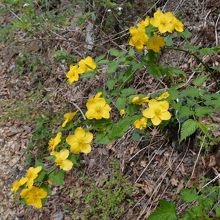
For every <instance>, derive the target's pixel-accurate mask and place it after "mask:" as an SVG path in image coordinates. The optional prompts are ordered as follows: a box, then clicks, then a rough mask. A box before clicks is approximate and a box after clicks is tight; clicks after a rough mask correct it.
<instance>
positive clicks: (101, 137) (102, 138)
mask: <svg viewBox="0 0 220 220" xmlns="http://www.w3.org/2000/svg"><path fill="white" fill-rule="evenodd" d="M94 142H95V143H96V144H109V143H111V142H112V140H110V139H109V137H108V135H107V134H106V133H97V134H96V137H95V140H94Z"/></svg>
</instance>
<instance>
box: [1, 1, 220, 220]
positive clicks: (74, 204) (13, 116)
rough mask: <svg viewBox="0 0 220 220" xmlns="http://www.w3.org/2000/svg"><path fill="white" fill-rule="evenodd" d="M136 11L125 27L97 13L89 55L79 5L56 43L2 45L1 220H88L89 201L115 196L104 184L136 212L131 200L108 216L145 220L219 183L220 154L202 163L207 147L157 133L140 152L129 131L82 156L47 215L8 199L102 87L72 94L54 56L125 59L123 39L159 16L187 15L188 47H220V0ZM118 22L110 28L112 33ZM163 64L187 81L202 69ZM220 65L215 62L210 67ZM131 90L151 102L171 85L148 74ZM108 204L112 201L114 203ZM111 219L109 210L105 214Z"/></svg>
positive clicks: (38, 38) (87, 86)
mask: <svg viewBox="0 0 220 220" xmlns="http://www.w3.org/2000/svg"><path fill="white" fill-rule="evenodd" d="M54 2H55V1H54ZM137 2H138V4H136V5H135V6H134V8H132V9H123V8H122V10H126V11H125V12H124V18H123V19H124V20H120V19H122V18H121V17H123V16H122V15H117V14H116V12H115V11H117V10H118V9H115V10H113V9H112V10H109V9H108V8H107V7H106V8H101V9H100V11H96V13H97V14H98V13H99V14H98V16H97V19H98V20H99V23H95V25H94V26H93V27H92V32H93V33H92V34H94V39H95V42H94V45H93V46H92V48H89V47H88V40H87V39H86V37H85V36H88V34H89V30H88V29H89V28H88V26H89V24H90V22H85V24H84V26H83V28H82V26H79V25H76V21H78V20H77V19H78V18H79V17H80V16H82V15H83V13H84V10H85V8H83V7H82V6H81V5H77V4H76V5H74V10H75V13H73V16H72V18H71V23H70V25H69V26H68V27H67V28H66V29H63V30H62V29H57V32H53V31H51V32H50V35H49V37H48V35H46V33H45V32H43V31H42V32H39V33H34V36H33V37H32V38H30V37H27V36H26V35H25V34H24V33H23V32H22V31H21V32H17V33H16V35H17V37H16V39H17V41H14V42H10V43H7V42H1V43H0V66H1V69H0V112H1V116H0V117H1V118H0V164H1V166H0V187H1V189H2V190H1V192H0V219H1V220H6V219H8V220H11V219H19V220H22V219H25V220H26V219H27V220H28V219H32V220H35V219H36V220H37V219H42V220H48V219H51V220H62V219H65V220H68V219H82V213H83V211H84V209H85V208H86V207H88V206H89V207H92V203H94V201H89V200H86V198H87V197H88V196H89V195H91V194H92V193H93V192H95V193H97V194H104V196H103V197H105V193H107V194H108V193H109V191H110V194H111V190H112V188H111V187H110V188H109V189H106V188H105V183H106V180H108V182H109V184H110V185H111V184H112V187H113V188H114V187H115V185H114V184H113V183H111V180H112V179H113V178H116V180H117V181H118V185H123V186H124V190H122V195H119V196H121V197H122V198H124V197H127V196H128V194H130V195H129V200H130V203H129V202H128V201H127V200H126V201H125V200H124V201H123V202H122V203H121V206H123V211H122V213H121V215H120V217H118V218H117V217H115V216H108V218H107V219H126V220H129V219H131V220H133V219H134V220H136V219H144V216H148V215H149V213H151V212H152V210H153V209H154V208H155V206H156V205H157V204H158V201H159V200H160V199H162V198H165V199H172V200H173V201H176V202H177V203H178V199H177V194H178V193H179V192H180V191H181V190H182V189H183V188H184V187H190V186H193V185H196V186H199V185H201V184H203V181H202V180H201V178H200V177H201V176H203V177H205V178H209V179H212V178H214V177H215V176H217V175H218V174H219V172H220V163H219V161H220V147H219V146H217V147H216V148H215V149H214V150H213V151H210V152H209V153H205V152H203V151H202V153H201V152H200V148H201V146H200V145H198V143H197V142H196V141H192V140H189V141H188V142H185V144H184V146H179V145H178V143H177V142H176V141H175V138H173V141H170V139H169V137H170V136H171V137H172V135H173V136H174V134H172V132H171V133H170V134H169V133H166V134H164V133H161V132H160V130H159V129H153V130H152V131H151V133H150V137H149V140H147V141H146V140H144V141H142V140H141V139H140V141H138V142H135V141H134V140H132V138H131V136H132V134H131V133H132V128H130V129H129V130H128V132H127V133H126V134H125V135H124V136H123V137H122V138H120V139H119V140H117V141H115V142H113V143H111V144H108V145H107V146H105V145H103V146H102V145H96V146H93V150H92V152H91V153H90V154H89V155H86V156H82V158H81V160H82V164H83V166H81V167H80V168H76V169H73V170H72V171H71V172H69V173H68V174H67V176H66V178H65V186H64V187H58V186H57V187H54V189H53V192H52V195H51V196H50V198H49V200H48V201H47V203H46V204H45V206H44V207H43V208H42V209H40V210H36V209H33V208H30V207H26V206H23V205H21V204H19V203H18V202H17V201H16V200H15V199H14V198H13V195H12V193H11V192H10V187H11V184H12V182H13V181H14V180H16V179H17V178H18V177H19V176H21V175H23V173H24V172H25V169H26V166H27V165H26V159H25V158H27V157H28V156H27V155H29V157H30V158H31V154H32V157H33V155H37V154H39V149H38V150H36V147H37V146H38V147H39V148H40V149H41V148H44V147H47V143H48V140H49V138H48V137H49V136H51V134H53V132H54V131H55V130H56V127H57V125H58V124H60V122H61V121H62V120H63V114H64V113H66V112H68V111H73V110H74V109H75V107H74V105H73V104H72V103H76V104H77V105H78V106H81V105H82V103H84V102H85V101H86V100H87V97H89V96H90V94H91V93H92V92H93V90H95V89H96V88H97V87H100V86H102V81H103V79H100V78H96V79H91V80H88V79H87V78H85V79H82V81H80V82H77V83H75V84H74V86H69V85H68V84H67V83H66V78H65V74H66V72H67V69H68V66H67V64H66V63H68V62H69V61H67V62H66V63H65V62H62V54H59V53H55V51H61V50H65V51H67V52H68V54H71V55H73V57H74V58H72V57H70V56H69V57H68V56H65V59H66V60H68V59H70V60H71V59H76V60H79V59H80V58H81V57H84V56H85V55H87V54H90V55H92V56H93V57H95V56H97V55H100V54H102V53H106V51H107V50H108V49H109V48H110V47H112V46H115V47H117V48H123V49H126V46H127V42H128V35H129V34H128V32H125V31H123V29H126V28H128V27H129V25H130V26H131V25H132V24H134V23H135V22H136V21H137V20H139V19H141V18H143V17H144V16H146V15H152V13H153V12H154V11H155V9H156V8H162V9H163V10H165V11H172V12H174V13H175V14H178V15H180V16H181V17H182V18H183V21H184V25H185V27H186V28H188V29H189V30H190V31H191V32H192V33H193V34H192V36H191V39H190V41H191V42H192V43H193V44H195V45H200V46H204V47H211V46H215V45H216V42H220V35H219V34H220V31H217V32H216V30H219V26H218V28H216V25H218V24H219V25H220V22H219V23H218V24H216V22H217V18H218V13H219V11H218V13H217V12H216V8H218V7H220V2H219V1H218V0H216V1H207V0H206V1H202V3H200V1H196V0H187V1H162V0H161V1H160V0H159V1H157V2H156V3H155V4H153V3H151V4H147V3H143V2H144V1H143V2H142V1H137ZM56 4H59V5H58V6H56ZM70 4H71V3H70V2H69V1H68V0H67V1H60V2H59V3H56V2H55V6H54V5H53V6H51V7H58V8H59V9H60V8H63V10H65V9H66V8H68V7H69V5H70ZM141 4H143V5H141ZM129 10H130V11H129ZM108 13H112V14H113V15H114V16H115V15H117V16H118V17H117V19H116V21H117V20H119V22H118V23H117V22H116V21H115V20H113V21H114V22H115V23H114V25H112V26H111V25H110V27H109V25H108V24H107V21H108V20H107V19H109V16H108ZM114 16H113V17H114ZM11 17H13V14H12V13H8V14H5V15H4V16H2V17H1V18H0V23H1V25H3V24H5V23H7V22H8V21H9V20H10V19H11ZM125 19H127V21H126V22H125ZM113 21H112V20H110V24H113V23H112V22H113ZM120 21H121V22H120ZM125 24H126V25H127V26H126V25H125ZM124 25H125V26H124ZM111 29H112V30H111ZM90 31H91V30H90ZM180 43H181V42H180ZM60 57H61V58H60ZM161 60H162V62H163V63H166V64H169V65H172V66H178V67H180V68H181V69H182V70H184V71H185V72H187V76H188V77H190V76H191V74H192V72H193V69H194V65H195V60H193V59H192V57H190V56H189V55H187V56H186V55H185V54H183V53H179V55H178V56H177V54H176V53H175V52H172V53H171V52H169V53H168V52H164V53H163V54H162V56H161ZM219 61H220V58H219V56H218V57H217V59H215V61H213V62H219ZM219 63H220V62H219ZM133 83H134V84H135V85H136V87H137V88H139V90H140V91H144V92H145V93H151V92H153V91H154V90H155V89H160V88H163V87H164V84H166V82H163V79H161V83H159V84H158V82H157V81H155V80H154V79H153V78H152V77H150V76H148V75H144V76H142V74H141V73H140V74H137V76H136V77H135V80H134V82H133ZM213 120H214V122H215V123H216V124H219V121H220V117H219V116H218V115H216V117H215V118H214V119H213ZM216 135H220V134H219V133H217V134H216ZM130 188H132V193H130ZM108 190H109V191H108ZM123 193H124V194H123ZM107 198H108V199H111V196H110V197H107ZM108 199H107V200H108ZM107 200H106V199H103V200H101V201H102V202H104V203H106V204H104V206H105V205H106V206H108V205H109V204H108V201H107ZM88 201H89V202H88ZM89 203H90V204H89ZM99 205H100V204H99ZM96 208H97V207H96ZM98 208H99V207H98ZM98 208H97V209H96V210H98ZM105 209H106V210H107V208H106V207H105ZM179 211H181V206H180V208H179ZM106 212H107V211H106ZM90 219H97V218H90ZM100 219H101V218H100ZM103 219H104V218H103Z"/></svg>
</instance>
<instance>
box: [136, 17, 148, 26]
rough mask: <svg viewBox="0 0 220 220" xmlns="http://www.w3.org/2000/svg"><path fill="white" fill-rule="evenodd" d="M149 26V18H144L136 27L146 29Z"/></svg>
mask: <svg viewBox="0 0 220 220" xmlns="http://www.w3.org/2000/svg"><path fill="white" fill-rule="evenodd" d="M149 24H150V18H149V17H146V18H145V20H142V21H140V22H139V23H138V24H137V26H138V27H139V28H146V27H147V26H149Z"/></svg>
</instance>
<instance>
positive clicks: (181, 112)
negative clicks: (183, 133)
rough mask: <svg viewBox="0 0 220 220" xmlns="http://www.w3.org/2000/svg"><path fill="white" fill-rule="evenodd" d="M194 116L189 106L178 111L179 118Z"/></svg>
mask: <svg viewBox="0 0 220 220" xmlns="http://www.w3.org/2000/svg"><path fill="white" fill-rule="evenodd" d="M193 114H194V112H193V111H192V110H191V109H190V108H189V107H187V106H181V108H180V109H179V111H178V115H179V118H184V117H189V116H191V115H193Z"/></svg>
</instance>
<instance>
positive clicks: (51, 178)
mask: <svg viewBox="0 0 220 220" xmlns="http://www.w3.org/2000/svg"><path fill="white" fill-rule="evenodd" d="M3 3H4V8H3V10H2V11H1V12H2V13H4V10H9V11H10V12H11V13H12V14H13V15H15V17H14V18H13V19H12V20H11V21H10V23H9V24H7V25H6V26H5V27H4V28H3V29H2V30H1V40H6V36H7V35H8V33H9V32H10V33H15V32H16V31H18V30H23V31H25V33H26V34H27V35H28V36H34V34H35V32H42V33H44V32H45V30H46V32H49V33H53V31H55V30H56V28H58V27H64V26H67V25H69V24H70V20H69V15H70V14H71V13H72V9H71V8H70V9H68V10H66V11H65V13H67V15H66V14H65V13H63V14H62V15H59V16H56V11H57V10H59V9H58V8H56V6H53V7H52V8H51V10H50V7H51V5H50V4H49V5H48V4H47V2H44V1H43V2H41V1H40V2H39V4H40V5H41V7H40V9H41V12H42V13H39V12H38V11H36V10H35V9H36V5H35V4H36V3H35V2H32V1H30V2H28V3H25V4H24V2H23V1H21V2H19V1H18V2H17V1H16V2H10V1H4V2H3ZM107 4H108V5H109V6H108V7H113V5H114V3H112V2H111V1H108V2H104V1H102V2H101V3H100V7H103V6H104V7H106V5H107ZM9 6H10V8H9ZM65 15H66V16H65ZM93 15H94V14H93V13H91V12H87V14H85V15H84V17H81V20H80V21H79V23H80V25H83V23H84V20H86V19H88V18H90V17H93ZM55 17H56V23H54V18H55ZM110 20H111V19H110ZM116 20H117V19H116ZM106 25H107V24H106ZM107 26H108V25H107ZM129 32H130V40H129V46H127V48H126V49H122V50H118V49H115V48H111V49H110V50H109V51H108V53H107V54H105V55H101V56H98V57H96V58H95V59H93V58H92V57H91V56H87V57H85V58H84V59H81V60H80V61H78V62H77V61H76V59H75V57H73V56H72V55H70V54H68V53H66V52H65V51H62V52H61V51H57V52H55V53H54V54H53V58H54V59H55V60H56V61H58V62H59V61H62V62H63V63H65V64H69V63H71V62H72V63H71V65H70V68H69V71H68V72H67V74H66V76H67V80H68V83H69V84H70V85H71V84H73V83H75V82H76V81H80V80H81V78H87V79H89V78H94V79H95V78H96V76H101V73H102V74H103V70H104V73H105V76H106V81H105V83H104V85H103V86H102V87H101V88H97V89H96V91H93V92H94V93H93V94H91V96H90V97H89V98H88V100H87V102H86V103H85V106H77V105H76V106H75V107H76V109H75V111H73V110H72V109H71V111H70V112H67V113H66V114H64V121H63V123H62V124H60V126H59V127H58V129H57V133H56V134H55V135H51V134H50V132H51V131H50V129H48V126H47V124H48V123H50V122H49V119H48V118H46V117H45V118H41V119H39V120H38V121H37V123H38V125H37V127H36V130H35V132H34V136H33V138H32V142H31V145H30V146H31V147H30V148H29V150H30V152H31V150H33V149H34V147H33V146H36V145H40V146H41V147H42V148H43V149H44V150H45V148H46V146H48V147H47V150H46V152H47V154H43V155H40V158H36V161H35V166H33V167H30V168H29V169H28V170H27V172H26V174H25V175H24V176H23V177H22V178H21V179H19V180H17V181H15V182H14V184H13V186H12V192H13V193H14V194H15V195H17V196H19V197H20V200H21V201H22V202H23V203H25V204H27V205H31V206H33V207H35V208H41V207H42V206H43V204H44V203H45V202H46V199H47V198H48V197H49V196H50V195H51V189H52V185H53V184H55V185H61V186H63V185H64V177H65V175H64V174H65V172H67V171H70V170H71V169H72V168H73V167H74V166H75V167H77V166H78V165H79V164H80V162H79V161H80V156H79V155H80V154H81V153H84V154H88V153H90V152H91V150H92V144H91V143H92V141H94V143H96V144H104V145H106V144H109V143H112V142H114V141H116V140H118V139H119V138H121V137H123V136H124V135H126V134H127V133H128V131H129V130H131V126H133V127H134V129H135V136H133V137H135V139H136V140H137V139H138V137H142V136H146V135H149V131H150V130H151V129H152V128H154V127H158V128H159V129H160V130H161V132H163V131H165V130H166V129H169V127H170V126H172V127H174V129H176V130H177V131H178V132H177V133H178V138H177V141H178V142H179V143H182V142H184V141H185V140H186V139H187V138H189V137H190V136H191V135H193V134H195V133H196V132H197V133H198V134H199V136H200V137H201V138H200V140H201V141H203V142H205V141H206V142H213V143H216V142H215V141H216V140H215V139H214V137H213V134H212V126H211V125H210V123H207V122H204V120H203V119H204V118H206V119H210V116H211V115H213V114H214V113H216V112H218V111H219V110H220V104H219V103H220V94H219V92H216V93H213V92H211V91H210V90H209V89H208V87H207V84H208V80H209V79H213V78H215V77H216V74H218V72H219V67H216V66H214V67H213V66H209V65H208V64H207V63H205V62H204V61H203V57H204V56H212V55H214V54H216V53H218V52H219V51H220V48H219V46H216V47H212V48H202V47H200V46H197V45H192V44H191V43H190V41H189V38H190V36H191V33H190V31H189V30H184V25H183V23H182V22H181V21H180V20H179V19H178V18H177V17H176V16H174V14H173V13H171V12H166V13H165V12H162V11H160V10H157V11H156V12H155V13H154V15H153V16H152V17H146V18H145V19H144V20H141V21H140V22H139V23H138V24H137V25H135V26H134V27H131V28H130V29H129ZM45 34H46V33H45ZM10 36H11V38H9V39H8V40H9V41H10V40H13V37H12V36H13V34H12V35H10ZM177 39H181V40H182V41H184V43H183V44H182V46H181V47H177V45H176V44H175V41H176V40H177ZM168 50H169V51H172V50H174V51H177V52H178V51H179V52H181V53H182V52H183V53H185V54H187V55H189V56H191V57H193V58H194V59H195V60H196V61H197V66H196V67H195V72H196V74H195V77H194V78H193V80H189V81H187V78H188V76H187V75H186V73H185V72H184V71H183V70H181V69H180V68H178V67H173V66H166V65H163V64H161V63H160V62H159V61H160V59H159V58H160V54H161V51H168ZM27 61H28V55H25V54H23V55H21V56H20V57H18V58H17V68H18V72H19V73H20V74H24V73H25V72H27V71H34V70H35V66H36V63H37V61H36V62H35V61H34V62H33V61H31V62H27ZM139 73H147V74H148V75H150V76H151V77H152V78H154V79H155V80H160V79H161V78H162V77H163V79H164V80H166V81H167V82H169V83H168V84H167V86H166V87H164V88H160V89H159V90H156V91H152V92H151V93H147V94H142V93H139V92H138V90H137V89H136V88H135V87H134V86H132V82H133V80H134V77H135V75H136V74H139ZM217 88H219V83H218V82H217ZM18 110H19V111H20V108H18ZM21 112H22V113H23V109H22V110H21ZM48 137H52V138H51V139H50V140H48ZM48 141H49V142H48ZM47 142H48V143H47ZM116 173H117V175H116ZM92 188H93V190H91V191H90V190H89V188H88V191H87V193H86V196H85V197H84V199H83V202H84V203H85V206H86V208H85V210H84V211H83V216H84V219H89V218H91V217H93V218H94V219H99V218H102V219H108V218H109V217H110V216H114V217H115V218H119V217H120V216H121V215H122V214H123V212H124V211H125V209H124V207H123V206H120V204H121V203H122V202H123V201H124V200H125V199H126V198H127V196H130V195H131V193H132V187H131V186H130V184H127V183H126V180H125V178H124V177H123V175H121V174H120V173H119V172H118V171H117V172H113V176H112V178H111V179H109V180H108V179H106V180H105V181H104V183H103V185H102V187H101V188H98V187H97V186H96V185H93V186H92ZM194 191H195V192H196V193H194ZM17 192H19V193H17ZM16 193H17V194H16ZM181 198H182V200H183V202H184V203H186V204H187V203H188V202H190V203H191V202H193V203H192V204H191V205H188V204H187V205H186V210H185V211H184V213H182V212H181V213H178V214H179V216H180V218H182V219H210V218H212V219H213V218H216V219H217V218H219V188H217V187H215V186H206V187H204V188H202V189H185V190H183V191H182V193H181ZM207 198H208V199H207ZM103 204H104V205H103ZM189 206H190V207H189ZM149 219H169V220H172V219H177V210H176V207H175V204H174V203H173V202H169V201H163V200H162V201H161V202H160V206H159V208H157V209H156V210H155V212H153V213H152V214H151V216H150V217H149Z"/></svg>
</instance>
